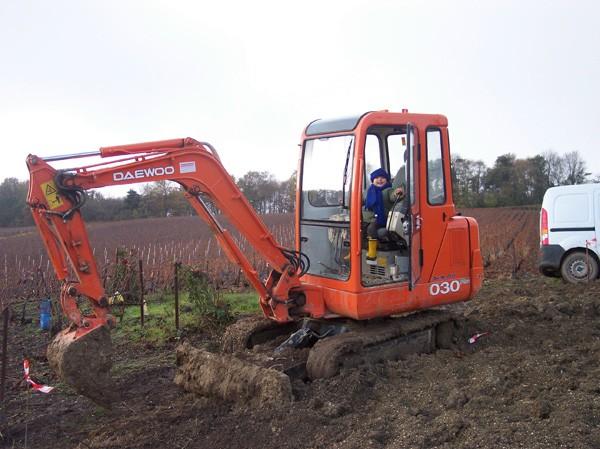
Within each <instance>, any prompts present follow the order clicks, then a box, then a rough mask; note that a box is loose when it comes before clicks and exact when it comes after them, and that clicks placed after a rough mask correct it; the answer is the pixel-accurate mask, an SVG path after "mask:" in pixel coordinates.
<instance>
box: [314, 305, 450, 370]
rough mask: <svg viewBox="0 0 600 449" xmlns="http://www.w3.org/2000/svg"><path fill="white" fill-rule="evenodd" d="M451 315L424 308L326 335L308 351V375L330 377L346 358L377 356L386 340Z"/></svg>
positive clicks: (353, 362) (359, 359)
mask: <svg viewBox="0 0 600 449" xmlns="http://www.w3.org/2000/svg"><path fill="white" fill-rule="evenodd" d="M454 318H456V316H455V315H454V314H452V313H450V312H448V311H445V310H427V311H424V312H419V313H415V314H413V315H408V316H404V317H399V318H391V319H389V320H385V321H383V322H382V323H378V324H374V325H372V326H368V327H365V328H364V330H353V331H351V332H348V333H345V334H340V335H337V336H335V337H330V338H325V339H323V340H320V341H318V342H317V343H316V344H315V346H314V347H313V348H312V349H311V351H310V354H309V356H308V361H307V363H306V368H307V372H308V375H309V377H310V378H312V379H319V378H328V377H333V376H335V375H337V374H338V373H339V370H340V368H341V367H342V366H348V365H349V364H348V363H345V361H348V360H350V365H356V364H360V363H361V362H364V361H366V360H367V359H373V358H375V359H376V358H377V354H378V352H380V353H383V351H384V349H383V348H384V345H386V344H387V343H392V344H393V341H394V340H396V339H400V338H402V337H406V336H408V335H410V334H414V333H416V332H419V331H423V330H427V329H430V328H433V327H435V326H437V325H438V324H440V323H443V322H447V321H451V320H453V319H454ZM399 344H401V342H399ZM434 344H435V335H434ZM388 346H389V345H388Z"/></svg>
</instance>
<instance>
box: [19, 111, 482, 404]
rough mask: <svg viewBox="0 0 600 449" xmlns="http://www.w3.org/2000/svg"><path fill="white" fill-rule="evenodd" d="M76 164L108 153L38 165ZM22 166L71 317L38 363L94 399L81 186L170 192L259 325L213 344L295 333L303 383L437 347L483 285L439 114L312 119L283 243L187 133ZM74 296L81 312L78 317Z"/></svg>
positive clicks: (96, 323) (104, 360) (94, 328)
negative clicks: (386, 179) (378, 205)
mask: <svg viewBox="0 0 600 449" xmlns="http://www.w3.org/2000/svg"><path fill="white" fill-rule="evenodd" d="M88 156H100V157H102V158H110V159H108V160H107V162H102V163H98V164H94V165H87V166H81V167H76V168H71V169H67V170H57V169H55V168H53V167H52V166H51V165H50V163H51V162H53V161H59V160H66V159H75V158H80V157H88ZM27 166H28V168H29V171H30V183H29V193H28V199H27V202H28V204H29V206H30V208H31V210H32V213H33V217H34V220H35V224H36V226H37V227H38V229H39V231H40V233H41V236H42V239H43V241H44V244H45V247H46V249H47V251H48V254H49V258H50V260H51V262H52V264H53V266H54V269H55V271H56V275H57V276H58V278H59V279H60V280H61V281H62V289H61V296H60V303H61V306H62V310H63V311H64V313H65V314H66V316H67V317H68V319H69V320H70V322H71V325H70V326H69V327H68V328H66V329H64V330H63V331H62V332H61V333H59V334H58V335H57V337H56V338H55V340H54V341H53V342H52V343H51V345H50V347H49V351H48V356H49V360H50V363H51V366H52V367H53V368H54V369H55V370H56V371H57V372H58V374H59V375H60V376H61V377H62V378H63V379H64V380H65V381H66V382H68V383H70V384H71V385H73V386H74V387H75V388H76V389H77V391H79V392H80V393H82V394H84V395H86V396H88V397H90V398H92V399H93V400H95V401H97V402H100V403H107V402H108V399H109V398H108V393H107V391H103V388H104V387H103V385H104V380H105V379H106V378H107V376H108V372H109V370H110V366H111V362H110V360H111V358H110V354H111V344H110V334H109V329H110V328H111V327H112V326H114V325H115V320H114V319H113V317H112V315H111V314H110V309H109V304H108V299H107V293H106V292H105V290H104V288H103V286H102V283H101V279H100V275H99V272H98V268H97V265H96V262H95V260H94V256H93V250H92V247H91V245H90V242H89V239H88V235H87V232H86V229H85V226H84V222H83V219H82V216H81V209H82V207H83V206H84V203H85V198H86V191H87V190H89V189H95V188H100V187H105V186H115V185H125V184H133V183H140V182H152V181H163V180H168V181H174V182H176V183H178V184H179V185H180V186H182V187H183V189H184V190H185V192H186V193H185V196H186V198H187V199H188V200H189V202H190V203H191V205H192V207H193V208H194V209H195V210H196V212H197V213H198V215H199V216H200V217H201V218H202V219H203V220H204V221H205V222H206V223H208V225H209V226H210V228H211V229H212V230H213V231H214V233H215V235H216V238H217V239H218V241H219V243H220V245H221V246H222V248H223V249H224V252H225V254H226V255H227V256H228V258H229V260H230V261H231V262H233V263H234V264H237V265H238V266H239V267H240V268H241V270H242V271H243V273H244V274H245V276H246V277H247V279H248V281H249V283H250V284H251V285H252V286H253V287H254V288H255V289H256V291H257V292H258V296H259V304H260V308H261V310H262V313H263V314H264V317H266V319H265V318H263V319H261V320H256V319H255V320H254V321H252V320H250V321H245V320H241V321H239V322H238V323H236V324H234V325H233V326H232V328H231V329H229V330H228V331H227V332H226V335H225V339H224V340H225V342H224V348H225V349H226V350H229V351H236V350H244V349H246V348H250V347H251V346H252V345H254V344H256V343H259V342H264V341H265V340H266V339H268V338H271V337H272V336H273V335H275V334H277V333H278V330H280V331H281V332H279V333H282V332H292V331H295V332H294V333H293V335H292V336H291V337H290V338H289V339H288V340H286V342H285V343H284V344H283V345H284V346H285V345H286V344H289V345H292V346H294V345H298V346H301V345H305V346H306V345H308V346H311V349H310V351H308V358H307V360H305V363H304V367H305V376H306V377H307V378H319V377H330V376H334V375H336V374H337V372H338V371H339V370H340V369H341V368H342V367H344V366H346V365H355V364H357V363H361V361H363V362H364V360H373V359H374V358H375V359H377V360H380V359H386V358H398V357H400V356H402V355H403V354H407V353H413V352H431V351H432V350H434V349H435V348H436V347H439V346H442V347H446V346H447V345H448V344H449V342H448V338H451V337H452V329H453V326H455V324H453V323H454V321H453V317H452V315H451V314H449V313H448V312H447V311H445V310H444V307H439V306H443V305H447V304H450V303H455V302H459V301H466V300H468V299H470V298H472V297H473V296H474V295H475V293H476V292H477V291H478V290H479V289H480V287H481V284H482V280H483V266H482V259H481V254H480V249H479V230H478V225H477V222H476V221H475V220H474V219H473V218H469V217H464V216H460V215H459V214H457V212H456V209H455V206H454V203H453V198H452V183H451V172H450V152H449V140H448V128H447V119H446V118H445V117H444V116H442V115H431V114H413V113H409V112H408V111H406V110H403V111H402V112H401V113H393V112H388V111H377V112H368V113H365V114H363V115H360V116H353V117H347V118H341V119H335V120H315V121H313V122H311V123H310V124H309V125H308V126H307V127H306V129H305V130H304V133H303V135H302V144H301V153H300V163H299V171H298V185H297V193H296V213H295V236H296V245H295V248H293V249H286V248H283V247H282V246H280V245H279V244H278V243H277V242H276V241H275V239H274V238H273V236H272V234H271V232H270V231H269V229H268V228H267V226H265V224H264V223H263V222H262V220H261V219H260V218H259V216H258V215H257V214H256V212H255V211H254V209H253V208H252V206H251V205H250V203H249V202H248V201H247V199H246V198H245V197H244V195H243V194H242V193H241V192H240V190H239V189H238V187H237V186H236V184H235V183H234V181H233V180H232V179H231V176H230V175H229V173H228V172H227V171H226V170H225V168H223V165H222V164H221V161H220V159H219V156H218V154H217V152H216V150H215V149H214V148H213V147H212V146H211V145H210V144H208V143H206V142H200V141H197V140H194V139H192V138H185V139H173V140H163V141H156V142H148V143H139V144H132V145H120V146H111V147H103V148H100V150H99V151H95V152H88V153H78V154H70V155H63V156H54V157H38V156H34V155H30V156H28V158H27ZM378 168H384V169H385V170H386V171H387V172H388V173H390V174H392V176H393V180H392V182H393V185H394V187H402V189H403V192H404V197H403V199H402V200H401V201H398V202H397V203H396V204H395V205H394V207H393V208H392V210H391V211H390V212H389V216H388V217H387V224H386V226H385V228H382V229H380V230H379V231H378V242H377V254H376V257H367V252H368V245H367V234H366V225H367V223H366V221H365V218H364V217H363V215H364V207H363V204H364V200H365V195H366V191H367V189H368V187H369V184H370V180H369V173H371V172H372V171H373V170H375V169H378ZM206 196H208V197H209V198H210V199H211V200H212V202H213V203H214V205H215V206H216V207H217V208H218V209H219V210H220V211H221V213H222V214H223V215H224V216H225V217H226V219H227V220H228V221H229V223H230V224H231V225H232V226H234V227H235V228H236V229H237V230H238V231H239V232H240V233H241V234H242V235H243V236H244V237H245V238H246V239H247V241H248V242H249V243H250V244H251V245H252V246H253V247H254V249H255V250H256V251H257V252H258V253H259V254H261V255H262V256H263V257H264V259H266V261H267V262H268V264H269V266H270V269H271V272H270V275H269V276H268V277H267V278H266V279H261V278H260V276H259V275H258V273H257V271H256V270H255V269H254V267H253V266H252V264H251V263H250V262H249V261H248V259H247V258H246V256H245V255H244V253H243V252H242V251H241V250H240V249H239V247H238V246H237V244H236V241H235V240H234V239H233V238H232V236H231V235H230V233H229V232H228V231H227V229H225V227H223V226H222V225H221V224H220V223H219V222H218V221H217V218H216V217H215V216H214V215H213V214H212V213H211V209H210V208H209V207H207V204H206V203H205V202H204V200H203V198H205V197H206ZM83 300H87V301H88V302H89V304H90V306H91V310H92V311H91V312H88V313H83V312H82V310H81V309H80V307H79V305H78V304H79V303H80V302H81V301H83ZM424 309H431V310H424ZM417 311H418V313H417ZM449 336H450V337H449ZM298 342H300V343H298ZM305 352H306V351H305Z"/></svg>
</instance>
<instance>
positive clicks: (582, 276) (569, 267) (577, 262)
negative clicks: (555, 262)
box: [560, 251, 598, 284]
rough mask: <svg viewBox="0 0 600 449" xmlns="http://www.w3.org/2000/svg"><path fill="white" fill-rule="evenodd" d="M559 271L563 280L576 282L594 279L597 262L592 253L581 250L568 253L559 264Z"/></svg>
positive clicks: (596, 273) (596, 272)
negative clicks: (587, 253)
mask: <svg viewBox="0 0 600 449" xmlns="http://www.w3.org/2000/svg"><path fill="white" fill-rule="evenodd" d="M560 273H561V274H562V277H563V279H564V280H565V281H567V282H571V283H573V284H577V283H580V282H587V281H588V279H589V280H590V281H593V280H595V279H596V278H597V277H598V262H596V259H595V258H594V256H592V255H587V256H586V254H585V252H583V251H576V252H574V253H571V254H569V255H568V256H567V257H565V260H563V262H562V265H561V266H560Z"/></svg>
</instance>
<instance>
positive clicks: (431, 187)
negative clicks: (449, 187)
mask: <svg viewBox="0 0 600 449" xmlns="http://www.w3.org/2000/svg"><path fill="white" fill-rule="evenodd" d="M427 202H428V203H429V204H431V205H439V204H444V203H445V202H446V187H445V183H444V164H443V159H442V133H441V131H440V130H439V129H437V128H430V129H428V130H427Z"/></svg>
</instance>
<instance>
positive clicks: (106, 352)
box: [47, 326, 117, 408]
mask: <svg viewBox="0 0 600 449" xmlns="http://www.w3.org/2000/svg"><path fill="white" fill-rule="evenodd" d="M74 335H75V332H73V331H70V329H65V330H63V331H61V332H59V333H58V334H57V335H56V337H55V338H54V340H53V341H52V343H50V345H48V351H47V356H48V362H49V364H50V368H52V370H53V371H54V372H55V373H56V375H57V376H58V377H59V378H60V379H61V380H63V381H64V382H66V383H67V384H69V385H70V386H71V387H72V388H74V389H75V391H77V392H78V393H79V394H82V395H83V396H86V397H88V398H90V399H91V400H92V401H94V402H96V403H97V404H99V405H101V406H103V407H107V408H110V407H111V405H112V403H113V401H115V400H116V399H117V395H116V393H115V388H114V383H113V381H112V379H111V377H110V369H111V367H112V342H111V339H110V331H109V330H108V328H107V327H105V326H102V327H99V328H98V329H95V330H93V331H91V332H89V333H87V334H86V335H84V336H83V337H79V338H78V339H74Z"/></svg>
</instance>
